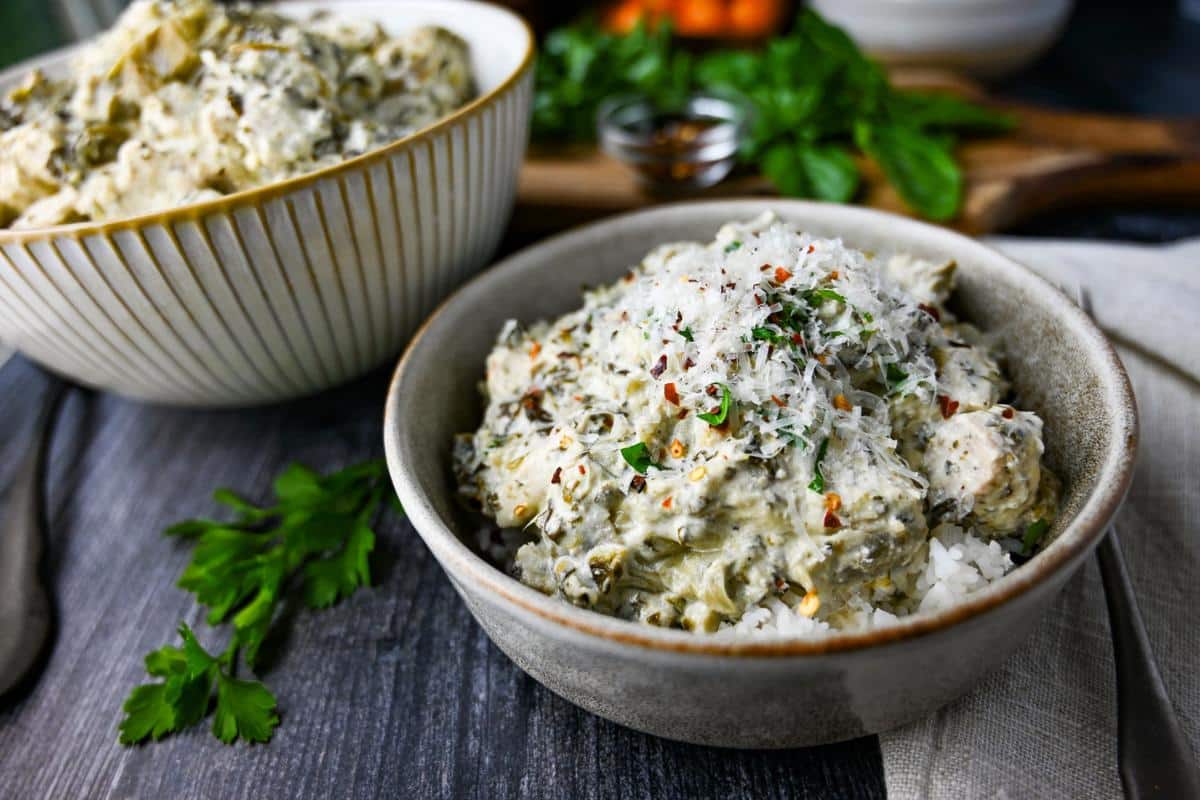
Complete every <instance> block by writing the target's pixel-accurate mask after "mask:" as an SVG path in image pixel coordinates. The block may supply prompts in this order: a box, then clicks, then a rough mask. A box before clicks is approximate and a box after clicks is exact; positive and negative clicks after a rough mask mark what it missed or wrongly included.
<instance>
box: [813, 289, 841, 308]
mask: <svg viewBox="0 0 1200 800" xmlns="http://www.w3.org/2000/svg"><path fill="white" fill-rule="evenodd" d="M802 296H803V297H804V302H806V303H808V304H809V305H810V306H813V307H814V308H815V307H816V306H819V305H821V303H823V302H825V301H826V300H835V301H837V302H839V303H844V302H846V298H844V297H842V296H841V295H840V294H838V293H837V292H835V291H834V290H833V289H806V290H805V291H804V294H803V295H802Z"/></svg>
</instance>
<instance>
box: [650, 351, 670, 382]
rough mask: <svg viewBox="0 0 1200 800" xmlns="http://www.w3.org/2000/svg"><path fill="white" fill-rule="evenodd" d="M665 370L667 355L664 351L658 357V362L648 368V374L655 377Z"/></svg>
mask: <svg viewBox="0 0 1200 800" xmlns="http://www.w3.org/2000/svg"><path fill="white" fill-rule="evenodd" d="M666 371H667V356H666V354H665V353H664V354H663V355H661V356H659V357H658V363H657V364H655V365H654V366H653V367H651V368H650V374H651V375H653V376H654V377H656V378H657V377H658V376H659V375H662V374H663V373H664V372H666Z"/></svg>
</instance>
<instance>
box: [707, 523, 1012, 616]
mask: <svg viewBox="0 0 1200 800" xmlns="http://www.w3.org/2000/svg"><path fill="white" fill-rule="evenodd" d="M916 568H917V577H916V580H915V581H914V583H913V586H912V589H911V590H910V591H908V592H906V593H905V594H906V595H907V597H906V602H907V603H909V604H911V605H908V606H907V607H898V608H891V609H889V608H885V607H882V606H880V605H875V604H874V603H873V602H872V601H869V600H866V599H862V598H859V599H857V600H856V601H855V605H857V606H858V609H857V610H856V611H854V612H853V614H852V618H851V621H850V622H851V624H849V625H845V624H844V625H842V626H841V627H842V629H843V630H871V629H872V628H882V627H886V626H887V625H892V624H895V623H896V622H898V621H899V620H900V619H901V618H902V617H904V616H909V615H910V614H913V613H925V612H933V611H939V610H941V609H944V608H949V607H951V606H953V605H956V604H958V603H961V602H962V601H963V600H964V599H965V598H966V597H967V596H968V595H969V594H971V593H972V592H975V591H978V590H979V589H982V588H983V587H985V586H987V585H989V584H991V583H994V582H995V581H997V580H999V579H1000V578H1002V577H1004V575H1006V574H1007V573H1008V572H1009V571H1011V570H1012V568H1013V562H1012V558H1011V557H1010V556H1009V554H1008V552H1007V551H1005V549H1004V548H1003V547H1001V546H1000V543H999V542H996V541H994V540H993V541H986V540H984V539H980V538H979V537H977V536H973V535H971V534H969V533H967V532H966V531H964V530H963V529H962V528H959V527H958V526H955V525H939V526H938V527H937V528H936V529H935V530H934V532H933V534H932V535H931V536H930V538H929V550H928V556H927V559H926V561H925V563H924V565H916ZM833 632H835V629H834V628H832V627H830V625H829V624H828V623H826V622H823V621H821V620H817V619H810V618H808V617H806V616H804V615H803V614H801V613H800V612H799V611H797V610H796V609H794V608H791V607H790V606H788V605H787V604H786V603H783V602H781V601H780V600H777V599H774V598H772V599H771V600H768V601H766V602H765V603H763V604H761V605H760V606H759V607H757V608H754V609H752V610H750V611H747V612H746V613H745V614H744V615H743V616H742V618H741V619H740V620H738V621H737V622H736V623H735V624H733V625H727V626H725V627H724V628H722V629H721V630H720V631H719V632H718V633H717V635H718V636H739V637H740V636H753V637H779V636H809V637H819V636H824V635H828V634H830V633H833Z"/></svg>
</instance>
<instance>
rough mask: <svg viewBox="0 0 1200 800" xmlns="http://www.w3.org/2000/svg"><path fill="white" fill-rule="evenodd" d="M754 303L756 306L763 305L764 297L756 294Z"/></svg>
mask: <svg viewBox="0 0 1200 800" xmlns="http://www.w3.org/2000/svg"><path fill="white" fill-rule="evenodd" d="M754 305H756V306H761V305H762V298H761V297H759V296H758V295H754Z"/></svg>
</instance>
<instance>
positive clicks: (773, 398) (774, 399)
mask: <svg viewBox="0 0 1200 800" xmlns="http://www.w3.org/2000/svg"><path fill="white" fill-rule="evenodd" d="M771 402H772V403H774V404H775V405H777V406H779V407H780V408H783V407H784V406H786V405H787V403H785V402H783V401H782V400H780V399H779V397H778V396H777V395H771Z"/></svg>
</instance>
